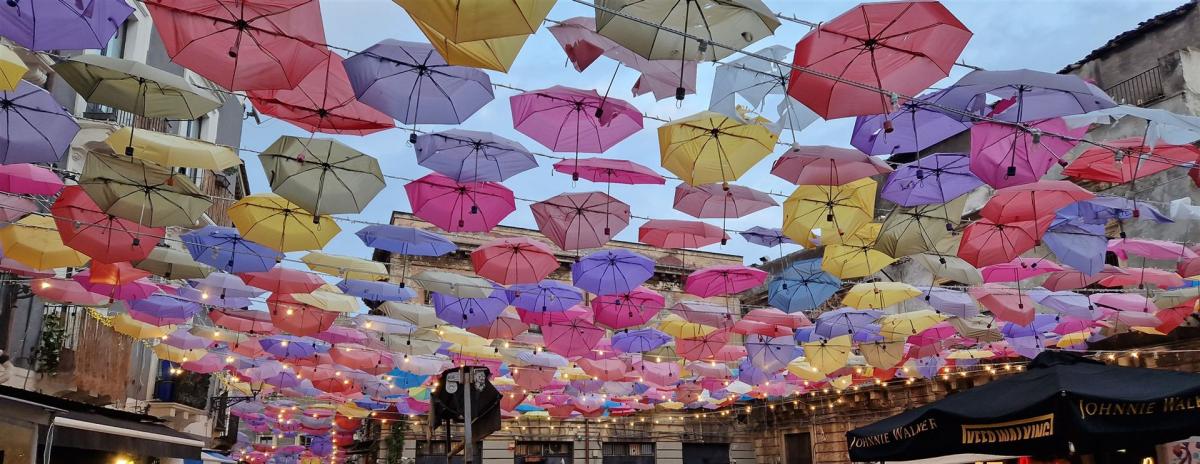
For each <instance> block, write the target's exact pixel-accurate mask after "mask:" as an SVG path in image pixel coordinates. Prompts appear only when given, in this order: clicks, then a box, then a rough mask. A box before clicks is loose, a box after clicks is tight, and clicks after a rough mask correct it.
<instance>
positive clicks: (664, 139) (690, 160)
mask: <svg viewBox="0 0 1200 464" xmlns="http://www.w3.org/2000/svg"><path fill="white" fill-rule="evenodd" d="M762 122H763V121H758V120H751V121H744V120H742V119H739V118H735V117H731V116H727V115H724V114H720V113H714V112H711V111H705V112H701V113H697V114H694V115H692V116H688V117H686V118H682V119H676V120H674V121H672V122H670V123H667V124H663V125H662V126H659V128H658V149H659V155H660V161H661V164H662V167H663V168H664V169H666V170H668V171H670V172H671V173H673V174H675V175H677V176H679V178H680V179H682V180H683V181H684V182H687V183H688V184H691V185H694V186H695V185H703V184H711V183H728V182H733V181H735V180H737V179H738V178H739V177H741V176H742V174H745V173H746V171H748V170H750V168H751V167H753V166H754V165H755V164H757V163H758V162H759V161H761V160H762V159H763V158H765V157H766V156H767V155H769V154H771V151H772V150H773V149H774V148H775V141H776V140H777V139H778V138H779V135H778V134H776V133H774V132H772V131H771V129H770V128H768V127H767V126H766V125H764V124H762Z"/></svg>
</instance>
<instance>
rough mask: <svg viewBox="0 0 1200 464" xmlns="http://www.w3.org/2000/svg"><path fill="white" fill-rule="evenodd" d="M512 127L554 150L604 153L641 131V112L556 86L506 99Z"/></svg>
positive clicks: (590, 92)
mask: <svg viewBox="0 0 1200 464" xmlns="http://www.w3.org/2000/svg"><path fill="white" fill-rule="evenodd" d="M509 104H510V106H511V107H512V120H513V127H514V128H516V129H517V131H519V132H521V133H522V134H525V135H528V136H529V137H530V138H532V139H534V140H537V141H538V143H541V144H542V145H545V146H546V148H549V149H551V150H553V151H558V152H572V153H575V161H576V162H578V161H579V154H580V153H604V152H605V151H606V150H608V149H609V148H612V146H613V145H616V144H617V143H618V142H620V141H622V140H625V138H626V137H629V136H630V135H633V134H634V133H635V132H637V131H640V130H642V112H641V111H638V109H637V108H634V107H633V105H630V104H629V103H626V102H624V101H621V100H617V99H615V98H607V97H602V96H600V94H598V93H596V91H595V90H580V89H573V88H570V87H563V86H560V85H556V86H554V87H550V88H548V89H542V90H533V91H529V92H524V93H520V94H517V95H513V96H512V97H511V98H509Z"/></svg>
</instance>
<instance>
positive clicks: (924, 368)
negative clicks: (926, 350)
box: [913, 356, 946, 379]
mask: <svg viewBox="0 0 1200 464" xmlns="http://www.w3.org/2000/svg"><path fill="white" fill-rule="evenodd" d="M945 365H946V360H945V359H942V357H940V356H927V357H924V358H917V359H914V360H913V367H915V368H916V369H917V373H918V374H920V375H921V377H924V378H927V379H932V378H934V377H936V376H937V374H938V371H940V370H942V367H943V366H945Z"/></svg>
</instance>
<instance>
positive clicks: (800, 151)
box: [771, 145, 892, 185]
mask: <svg viewBox="0 0 1200 464" xmlns="http://www.w3.org/2000/svg"><path fill="white" fill-rule="evenodd" d="M890 172H892V168H891V167H890V166H888V165H887V163H884V162H883V161H882V160H880V159H879V158H875V157H873V156H870V155H867V154H866V153H863V152H861V151H858V150H855V149H851V148H838V147H830V146H825V145H821V146H815V147H803V146H799V145H796V146H793V147H792V148H791V149H789V150H788V151H787V152H786V153H784V154H783V156H780V157H779V159H777V160H775V164H773V165H771V174H772V175H774V176H775V177H778V178H780V179H783V180H786V181H788V182H791V183H793V184H796V185H842V184H846V183H848V182H854V181H856V180H858V179H862V178H864V177H871V176H874V175H879V174H888V173H890Z"/></svg>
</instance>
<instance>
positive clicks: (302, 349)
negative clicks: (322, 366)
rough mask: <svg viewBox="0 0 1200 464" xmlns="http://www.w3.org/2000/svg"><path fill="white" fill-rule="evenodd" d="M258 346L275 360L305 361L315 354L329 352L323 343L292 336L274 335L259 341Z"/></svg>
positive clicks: (327, 346)
mask: <svg viewBox="0 0 1200 464" xmlns="http://www.w3.org/2000/svg"><path fill="white" fill-rule="evenodd" d="M258 344H259V345H261V346H262V348H263V351H266V352H267V353H270V354H271V356H274V357H275V358H276V359H281V360H283V359H307V358H311V357H313V356H314V355H316V354H317V353H323V352H326V351H329V345H326V344H325V342H322V341H320V340H317V339H315V338H309V337H296V336H292V335H275V336H272V337H267V338H263V339H260V340H259V341H258Z"/></svg>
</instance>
